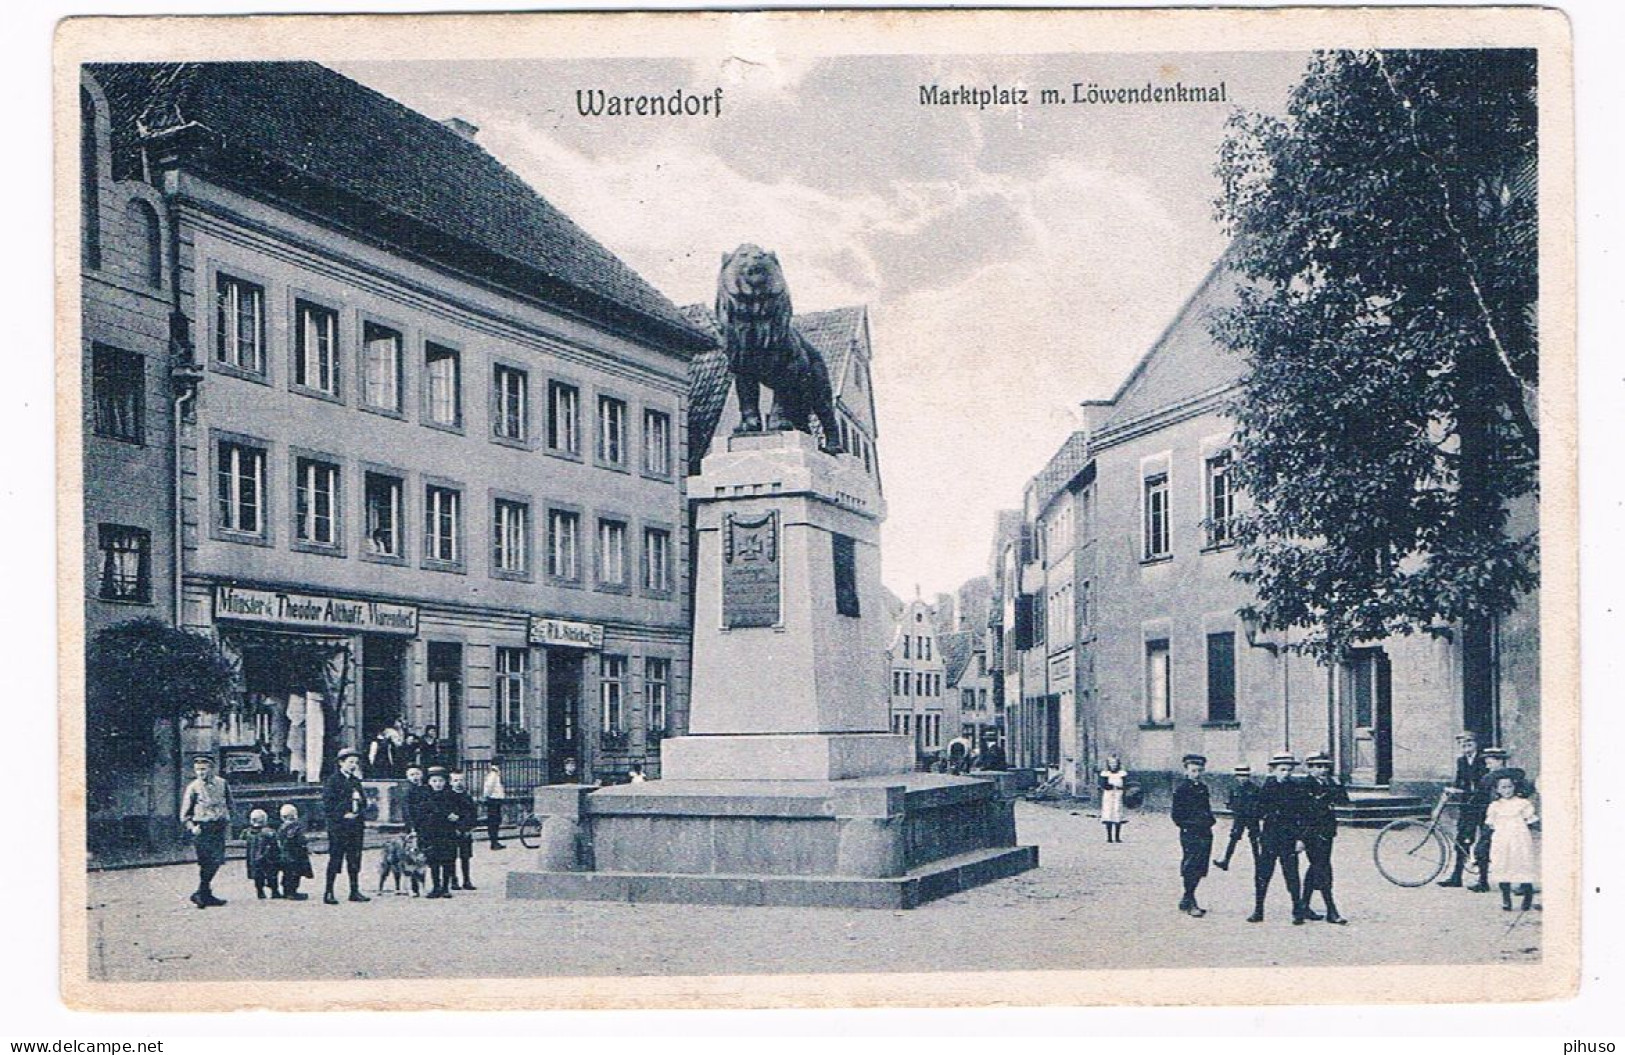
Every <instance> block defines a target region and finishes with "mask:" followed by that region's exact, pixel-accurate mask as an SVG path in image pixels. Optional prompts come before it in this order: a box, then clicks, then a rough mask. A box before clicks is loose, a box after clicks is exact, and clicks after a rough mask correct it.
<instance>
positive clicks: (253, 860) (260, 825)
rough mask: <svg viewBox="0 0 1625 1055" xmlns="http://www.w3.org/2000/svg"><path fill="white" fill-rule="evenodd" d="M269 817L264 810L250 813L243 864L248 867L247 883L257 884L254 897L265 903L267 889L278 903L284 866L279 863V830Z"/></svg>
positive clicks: (245, 835)
mask: <svg viewBox="0 0 1625 1055" xmlns="http://www.w3.org/2000/svg"><path fill="white" fill-rule="evenodd" d="M270 819H271V817H270V814H268V813H266V812H265V811H264V810H251V811H250V812H249V814H248V827H247V828H244V829H243V864H245V865H247V866H248V881H249V882H251V883H253V884H254V895H255V896H256V897H258V898H259V899H260V900H261V901H264V900H265V891H266V888H270V891H271V896H272V897H274V898H277V899H278V900H280V899H281V897H282V887H281V884H280V883H279V882H278V881H279V880H280V879H281V878H282V865H281V863H280V862H279V861H278V859H277V846H276V829H275V828H272V827H271V825H270V823H269V822H270Z"/></svg>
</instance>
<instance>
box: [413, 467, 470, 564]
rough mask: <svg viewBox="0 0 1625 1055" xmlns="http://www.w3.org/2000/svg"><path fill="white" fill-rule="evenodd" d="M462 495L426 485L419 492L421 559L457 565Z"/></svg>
mask: <svg viewBox="0 0 1625 1055" xmlns="http://www.w3.org/2000/svg"><path fill="white" fill-rule="evenodd" d="M462 499H463V496H462V493H461V492H459V491H457V490H455V489H454V488H450V487H440V486H438V485H436V484H429V485H428V486H426V487H425V488H424V489H423V555H424V557H426V558H427V559H429V560H432V561H438V562H441V563H445V564H455V563H457V562H458V561H461V560H462V559H463V558H462V545H461V535H462V531H461V518H462Z"/></svg>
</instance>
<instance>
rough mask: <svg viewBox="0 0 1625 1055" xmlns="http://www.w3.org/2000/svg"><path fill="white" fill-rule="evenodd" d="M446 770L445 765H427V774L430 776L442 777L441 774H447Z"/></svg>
mask: <svg viewBox="0 0 1625 1055" xmlns="http://www.w3.org/2000/svg"><path fill="white" fill-rule="evenodd" d="M447 772H448V770H447V769H446V767H445V766H430V767H429V776H431V777H443V776H445V775H446V774H447Z"/></svg>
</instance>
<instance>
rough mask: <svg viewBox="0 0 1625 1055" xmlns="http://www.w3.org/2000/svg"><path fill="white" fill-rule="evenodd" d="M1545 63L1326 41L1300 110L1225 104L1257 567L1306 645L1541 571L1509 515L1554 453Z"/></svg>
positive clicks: (1226, 330) (1504, 594)
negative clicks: (1542, 327) (1540, 105)
mask: <svg viewBox="0 0 1625 1055" xmlns="http://www.w3.org/2000/svg"><path fill="white" fill-rule="evenodd" d="M1535 72H1536V71H1535V57H1534V53H1533V52H1531V51H1405V52H1385V53H1384V52H1335V53H1321V54H1318V55H1316V56H1315V57H1314V59H1313V60H1312V61H1311V63H1310V65H1309V68H1308V69H1307V71H1306V73H1305V76H1304V79H1303V80H1302V81H1301V82H1300V84H1299V85H1298V86H1297V88H1296V89H1295V90H1294V92H1293V94H1292V96H1291V99H1290V102H1289V106H1288V109H1287V112H1286V115H1285V116H1284V117H1281V118H1276V117H1271V116H1266V115H1259V114H1238V115H1236V116H1235V117H1234V118H1232V120H1231V123H1230V127H1229V129H1228V135H1227V137H1226V141H1225V144H1224V147H1223V149H1222V151H1221V155H1220V160H1219V165H1218V172H1219V175H1220V178H1221V179H1222V181H1223V188H1224V189H1223V194H1222V197H1221V198H1220V199H1219V201H1218V202H1217V207H1218V214H1219V217H1220V219H1221V221H1222V222H1223V223H1225V225H1226V227H1227V228H1228V230H1229V232H1230V233H1231V235H1232V236H1233V246H1232V250H1231V256H1230V265H1231V266H1232V267H1233V268H1234V269H1235V270H1236V271H1237V272H1238V273H1239V275H1240V276H1241V279H1242V281H1241V283H1240V287H1241V288H1240V290H1239V294H1238V298H1239V299H1238V301H1237V303H1236V304H1235V305H1234V306H1233V307H1232V308H1230V309H1228V310H1226V311H1223V312H1221V313H1219V315H1218V316H1217V317H1216V318H1215V320H1214V335H1215V337H1216V338H1217V339H1218V340H1220V341H1222V342H1223V343H1225V344H1226V345H1228V346H1230V347H1232V348H1234V349H1236V350H1237V351H1239V352H1240V353H1241V354H1242V355H1243V357H1244V358H1245V360H1246V362H1247V364H1248V367H1249V370H1248V371H1247V374H1246V378H1245V380H1244V382H1243V385H1242V388H1241V391H1240V394H1239V396H1238V397H1237V399H1236V401H1235V404H1234V406H1233V408H1232V412H1233V414H1234V417H1235V420H1236V423H1237V430H1236V437H1235V445H1236V453H1237V455H1238V457H1237V469H1236V471H1237V478H1238V482H1239V483H1240V484H1241V485H1242V486H1243V487H1244V488H1245V489H1246V490H1247V491H1248V492H1249V494H1250V495H1251V497H1252V499H1253V505H1252V508H1251V509H1250V510H1249V511H1248V512H1246V513H1245V514H1243V515H1242V516H1241V517H1240V518H1239V523H1238V524H1237V537H1238V539H1239V541H1240V542H1241V544H1242V554H1243V561H1242V563H1243V567H1244V570H1243V571H1242V572H1240V573H1239V575H1240V577H1241V578H1243V579H1244V580H1245V581H1248V582H1250V583H1251V584H1252V585H1253V586H1254V587H1255V589H1256V591H1257V593H1258V597H1259V607H1258V611H1259V614H1260V615H1261V616H1262V618H1263V621H1264V623H1265V624H1266V625H1267V626H1270V627H1274V628H1282V627H1292V628H1299V629H1301V630H1303V631H1304V634H1303V636H1302V637H1301V638H1300V639H1299V643H1298V647H1300V648H1302V649H1304V650H1306V651H1309V652H1311V653H1314V654H1317V655H1321V656H1323V657H1333V656H1336V655H1338V654H1340V653H1341V652H1342V651H1343V650H1344V649H1346V648H1347V647H1348V646H1350V645H1351V644H1354V643H1356V642H1358V641H1361V640H1370V639H1377V638H1381V637H1384V636H1387V635H1390V634H1395V633H1400V634H1405V633H1414V632H1416V631H1418V630H1424V629H1428V628H1431V627H1436V626H1439V625H1442V624H1449V623H1454V622H1457V621H1461V620H1470V619H1485V618H1494V617H1496V616H1500V615H1504V614H1506V613H1507V612H1509V611H1510V610H1511V609H1512V608H1513V607H1514V606H1515V604H1516V603H1517V600H1518V597H1519V596H1520V595H1521V594H1522V593H1524V592H1526V591H1528V590H1530V589H1532V588H1533V587H1534V586H1535V584H1536V582H1537V575H1538V572H1537V570H1536V567H1535V560H1536V554H1537V548H1536V540H1535V538H1534V537H1533V536H1532V535H1526V536H1518V535H1515V534H1512V533H1509V531H1508V515H1507V511H1508V504H1509V503H1510V502H1512V501H1513V500H1514V499H1517V498H1519V497H1520V496H1524V495H1527V494H1530V493H1531V492H1532V490H1533V488H1534V486H1535V481H1536V468H1537V464H1536V461H1537V454H1538V434H1537V428H1536V421H1535V418H1534V412H1533V407H1534V402H1535V385H1536V383H1537V361H1538V346H1537V341H1536V310H1535V309H1536V294H1537V274H1538V269H1537V266H1536V264H1537V259H1536V196H1535V173H1536V123H1535V122H1536V106H1535Z"/></svg>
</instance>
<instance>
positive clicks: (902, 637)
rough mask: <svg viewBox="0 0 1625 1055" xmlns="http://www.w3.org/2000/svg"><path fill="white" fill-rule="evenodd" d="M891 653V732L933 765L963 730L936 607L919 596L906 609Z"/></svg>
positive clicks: (894, 636) (924, 761)
mask: <svg viewBox="0 0 1625 1055" xmlns="http://www.w3.org/2000/svg"><path fill="white" fill-rule="evenodd" d="M889 652H890V655H891V731H892V732H894V733H898V734H901V735H903V736H911V737H913V738H914V752H915V756H916V757H917V758H918V759H919V760H920V761H921V763H922V764H927V765H928V764H930V763H931V762H934V761H935V760H937V759H939V758H941V757H943V752H944V750H945V749H946V747H947V745H948V741H949V740H952V739H953V738H954V737H956V736H958V735H959V732H960V717H959V700H958V697H957V696H956V695H954V694H952V693H950V692H949V691H948V680H947V665H946V662H945V659H944V655H943V650H942V647H941V646H940V644H939V643H938V640H937V631H936V627H935V625H934V623H933V621H932V606H931V605H929V604H927V603H925V602H924V601H922V600H919V599H918V598H916V599H915V600H913V601H911V602H909V603H908V604H907V605H905V606H904V608H903V615H902V618H901V619H899V620H898V622H897V625H896V627H895V628H894V630H893V633H892V643H891V648H890V649H889Z"/></svg>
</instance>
